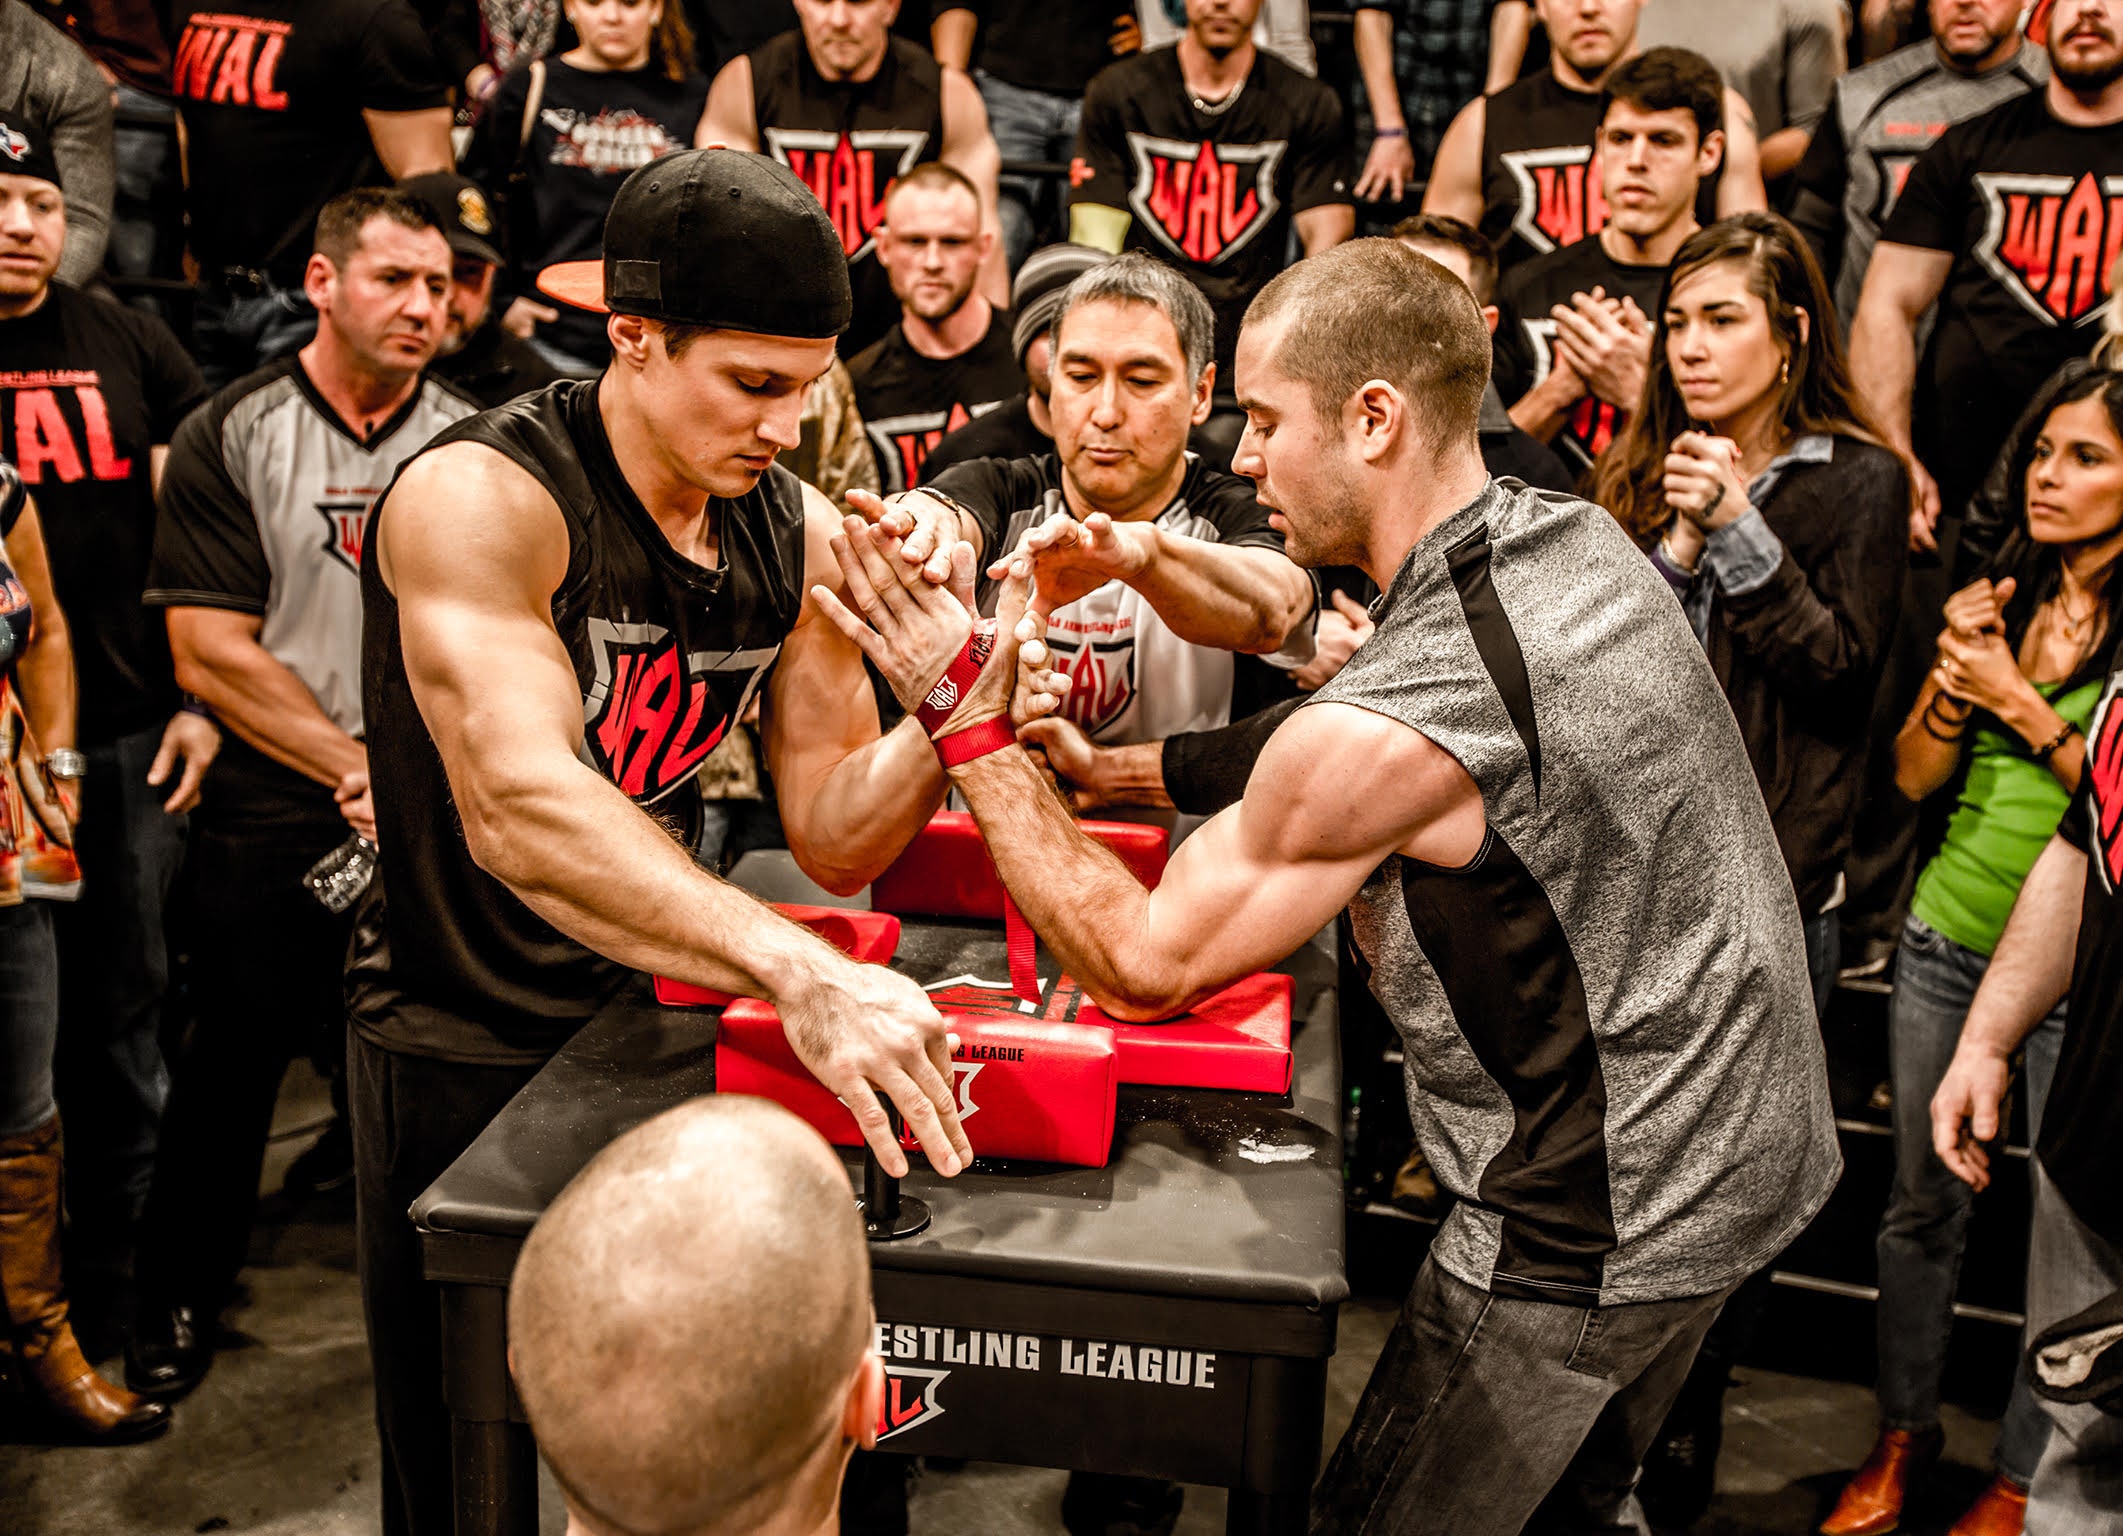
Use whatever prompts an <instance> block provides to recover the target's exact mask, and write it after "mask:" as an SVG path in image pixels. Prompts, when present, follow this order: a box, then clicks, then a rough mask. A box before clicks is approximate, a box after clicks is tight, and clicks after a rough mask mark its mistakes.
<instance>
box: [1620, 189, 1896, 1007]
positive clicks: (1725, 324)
mask: <svg viewBox="0 0 2123 1536" xmlns="http://www.w3.org/2000/svg"><path fill="white" fill-rule="evenodd" d="M1596 499H1597V500H1598V501H1599V502H1600V503H1601V504H1602V505H1603V506H1605V507H1606V508H1607V509H1608V510H1609V511H1611V512H1612V513H1613V514H1614V515H1615V517H1616V518H1618V519H1619V520H1620V521H1621V523H1622V526H1623V527H1625V528H1626V529H1628V530H1629V532H1630V534H1631V535H1632V536H1633V537H1635V539H1636V540H1637V542H1638V543H1639V544H1640V545H1642V546H1643V547H1644V548H1645V549H1646V551H1647V552H1648V553H1650V555H1651V557H1652V562H1653V563H1654V564H1655V565H1657V566H1658V568H1659V570H1660V571H1661V572H1662V573H1664V574H1665V576H1666V578H1667V579H1668V580H1669V581H1670V582H1672V584H1673V586H1674V590H1675V593H1676V594H1677V595H1678V596H1679V598H1680V599H1681V601H1682V603H1683V605H1684V606H1685V607H1686V609H1687V611H1688V615H1689V618H1690V620H1691V622H1693V623H1694V625H1695V631H1696V634H1697V635H1698V636H1699V637H1700V638H1701V639H1702V641H1703V648H1704V650H1705V651H1706V652H1707V653H1708V655H1709V657H1710V664H1711V666H1712V668H1713V669H1715V670H1716V672H1717V675H1718V681H1719V682H1720V683H1722V684H1723V685H1724V688H1725V696H1726V698H1727V699H1729V700H1730V701H1731V703H1732V709H1733V713H1734V714H1735V715H1736V716H1737V717H1738V719H1739V722H1740V731H1741V734H1742V735H1743V736H1744V737H1745V738H1746V741H1747V749H1748V751H1749V753H1750V754H1751V755H1752V756H1753V758H1754V766H1755V774H1756V777H1757V778H1758V779H1759V780H1760V782H1761V786H1762V795H1763V798H1764V799H1765V800H1767V801H1768V803H1769V814H1770V818H1771V820H1772V821H1774V823H1775V824H1776V830H1777V839H1778V841H1779V843H1780V844H1781V845H1782V847H1783V850H1784V861H1785V864H1786V866H1787V867H1788V868H1789V869H1790V871H1791V882H1792V886H1793V888H1794V889H1795V890H1796V892H1797V893H1798V898H1799V911H1800V915H1801V916H1802V917H1803V918H1804V920H1805V924H1806V950H1807V964H1808V967H1809V969H1810V970H1811V972H1812V976H1813V982H1814V995H1815V999H1816V1001H1817V1002H1819V1003H1821V1004H1823V1005H1824V1006H1825V1003H1826V1000H1827V994H1828V990H1829V989H1830V988H1831V987H1832V986H1833V985H1834V982H1835V973H1836V965H1837V958H1838V957H1837V950H1838V947H1839V946H1838V934H1837V923H1836V919H1835V917H1834V915H1833V914H1834V910H1835V908H1836V907H1837V906H1838V905H1840V904H1841V902H1842V898H1843V858H1844V855H1845V853H1846V852H1847V851H1848V849H1849V846H1850V826H1851V819H1852V815H1853V813H1854V811H1855V809H1856V802H1857V794H1858V789H1859V786H1860V782H1861V778H1862V773H1863V768H1864V762H1865V757H1866V753H1867V750H1868V747H1869V742H1868V739H1867V724H1868V721H1869V719H1870V716H1871V711H1872V701H1873V694H1874V691H1875V690H1876V688H1877V686H1878V683H1879V676H1880V666H1881V661H1882V659H1883V657H1884V656H1885V654H1886V648H1887V644H1888V641H1889V639H1890V638H1891V637H1892V635H1893V633H1894V627H1895V621H1896V618H1897V616H1898V614H1899V612H1900V607H1901V591H1902V573H1903V570H1904V568H1905V566H1906V564H1907V561H1908V551H1907V546H1906V530H1907V524H1908V516H1907V514H1908V506H1909V497H1908V479H1907V475H1906V471H1905V470H1904V467H1903V464H1902V461H1901V460H1900V459H1899V458H1898V457H1897V456H1896V455H1895V454H1894V453H1892V452H1891V451H1890V450H1888V449H1887V448H1885V447H1883V446H1881V443H1880V438H1879V435H1878V433H1876V432H1875V431H1873V430H1872V428H1871V427H1870V425H1869V424H1868V422H1867V421H1866V419H1865V412H1864V407H1863V406H1861V405H1860V404H1859V403H1858V400H1857V397H1856V394H1855V392H1854V391H1853V390H1852V388H1851V383H1850V373H1849V368H1848V365H1847V364H1846V363H1845V361H1844V356H1843V348H1842V343H1841V342H1840V341H1839V340H1838V339H1837V335H1836V326H1835V322H1834V314H1833V311H1832V310H1831V308H1830V305H1829V298H1828V292H1827V285H1826V283H1825V282H1824V281H1823V280H1822V277H1821V270H1820V268H1819V266H1817V265H1816V264H1815V262H1814V259H1813V255H1812V253H1811V252H1810V251H1809V250H1808V249H1807V247H1806V244H1805V242H1804V241H1803V240H1802V239H1800V237H1799V235H1798V233H1797V231H1795V230H1794V229H1793V228H1792V227H1791V225H1789V224H1787V223H1786V222H1785V221H1784V220H1783V219H1781V218H1778V217H1777V216H1776V215H1775V214H1768V213H1747V214H1740V215H1738V216H1737V217H1734V218H1730V219H1725V220H1723V221H1721V222H1719V223H1717V224H1714V225H1712V226H1711V227H1710V228H1708V229H1705V230H1702V231H1701V232H1699V233H1698V234H1696V235H1694V236H1693V237H1691V238H1690V239H1689V241H1688V243H1687V244H1686V245H1684V246H1682V247H1681V249H1680V252H1679V254H1678V255H1677V256H1676V257H1675V260H1674V264H1673V270H1672V272H1671V273H1670V274H1669V275H1668V277H1667V280H1666V287H1665V291H1664V293H1663V295H1662V296H1661V302H1660V312H1659V316H1658V320H1657V329H1656V332H1655V334H1654V336H1653V339H1652V347H1651V367H1650V370H1649V375H1648V377H1647V379H1646V381H1645V386H1644V401H1643V404H1642V406H1641V407H1640V408H1639V409H1638V410H1637V412H1636V414H1635V416H1634V417H1633V418H1632V419H1631V421H1630V424H1629V427H1628V429H1627V431H1626V432H1625V433H1624V434H1623V436H1622V437H1621V439H1620V440H1619V441H1617V442H1616V443H1615V444H1614V446H1613V447H1612V448H1610V449H1609V450H1608V451H1607V453H1606V454H1605V455H1604V456H1603V457H1602V459H1601V463H1600V472H1599V478H1598V483H1597V488H1596Z"/></svg>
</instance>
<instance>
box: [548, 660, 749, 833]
mask: <svg viewBox="0 0 2123 1536" xmlns="http://www.w3.org/2000/svg"><path fill="white" fill-rule="evenodd" d="M589 634H590V644H591V645H592V646H593V647H594V649H595V658H594V665H595V674H596V675H595V677H594V679H593V680H592V682H591V684H590V689H589V691H588V692H587V693H586V694H584V695H583V700H582V710H583V721H584V730H583V754H584V756H585V757H586V758H587V759H588V761H589V764H590V766H591V767H592V768H595V769H596V770H597V771H598V772H599V773H601V774H603V775H604V776H605V777H606V778H607V779H610V780H611V781H612V782H613V783H614V784H616V785H618V786H619V788H620V789H621V790H622V791H624V792H625V794H626V795H627V796H628V797H629V798H630V799H633V800H637V801H640V802H642V803H643V804H648V803H650V802H652V801H656V800H660V799H662V798H663V797H664V796H665V795H667V794H669V793H670V792H671V791H672V790H674V789H676V788H678V787H679V786H680V785H682V784H684V783H686V782H688V781H689V780H690V779H691V778H692V777H693V773H694V770H695V769H697V768H699V767H700V765H701V763H702V761H703V760H705V759H706V757H707V755H708V754H709V753H710V752H712V751H714V750H715V745H716V743H717V742H719V741H721V740H722V737H723V732H724V731H726V730H727V729H728V728H729V724H730V722H731V721H732V720H734V719H736V718H737V717H738V716H739V715H742V714H743V713H744V710H745V706H746V705H747V704H749V703H750V702H751V699H752V694H753V692H754V690H756V689H757V688H758V686H759V681H760V679H761V678H762V677H764V676H765V675H766V671H767V668H768V667H769V666H770V665H772V664H773V661H774V657H775V655H776V654H777V653H778V652H779V651H780V649H781V648H780V647H779V646H769V647H767V648H765V649H763V650H753V651H727V652H719V653H718V652H712V651H694V652H691V653H689V654H682V653H681V652H680V650H679V646H678V640H677V637H676V636H674V635H672V634H671V632H670V631H669V630H667V629H665V628H664V627H663V626H662V625H660V624H614V623H611V622H609V621H607V620H604V619H591V620H590V621H589ZM739 678H742V679H743V681H742V682H741V683H738V682H737V679H739ZM733 683H735V684H736V686H735V687H734V688H733V687H732V686H731V685H732V684H733ZM732 694H734V695H735V702H734V704H726V701H727V700H728V699H730V697H731V696H732Z"/></svg>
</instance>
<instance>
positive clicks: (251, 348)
mask: <svg viewBox="0 0 2123 1536" xmlns="http://www.w3.org/2000/svg"><path fill="white" fill-rule="evenodd" d="M316 334H317V311H316V310H315V309H312V308H311V307H310V301H309V299H308V298H307V297H305V296H304V294H303V292H302V290H301V289H300V288H272V287H268V288H267V289H266V290H265V291H264V292H262V293H247V294H240V295H239V294H234V293H230V292H229V291H228V290H227V289H225V288H221V287H217V286H216V285H215V284H214V283H212V282H209V283H208V284H207V287H206V291H205V292H204V293H202V294H200V296H199V303H198V305H197V307H196V308H195V309H194V310H193V311H192V338H193V341H194V343H195V352H196V355H197V356H198V359H199V371H200V372H201V373H203V374H205V375H206V382H207V383H208V385H209V386H211V387H212V388H214V389H219V388H221V386H222V385H224V384H231V383H234V382H235V381H236V380H237V379H240V378H242V377H243V376H244V375H245V374H247V373H251V372H254V371H255V370H257V369H259V368H262V367H264V366H265V365H266V364H267V363H269V362H271V361H272V360H273V359H274V358H276V357H285V356H287V355H288V354H289V353H290V352H300V351H301V350H302V349H303V348H304V347H306V346H308V345H309V341H310V338H311V337H312V336H315V335H316Z"/></svg>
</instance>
